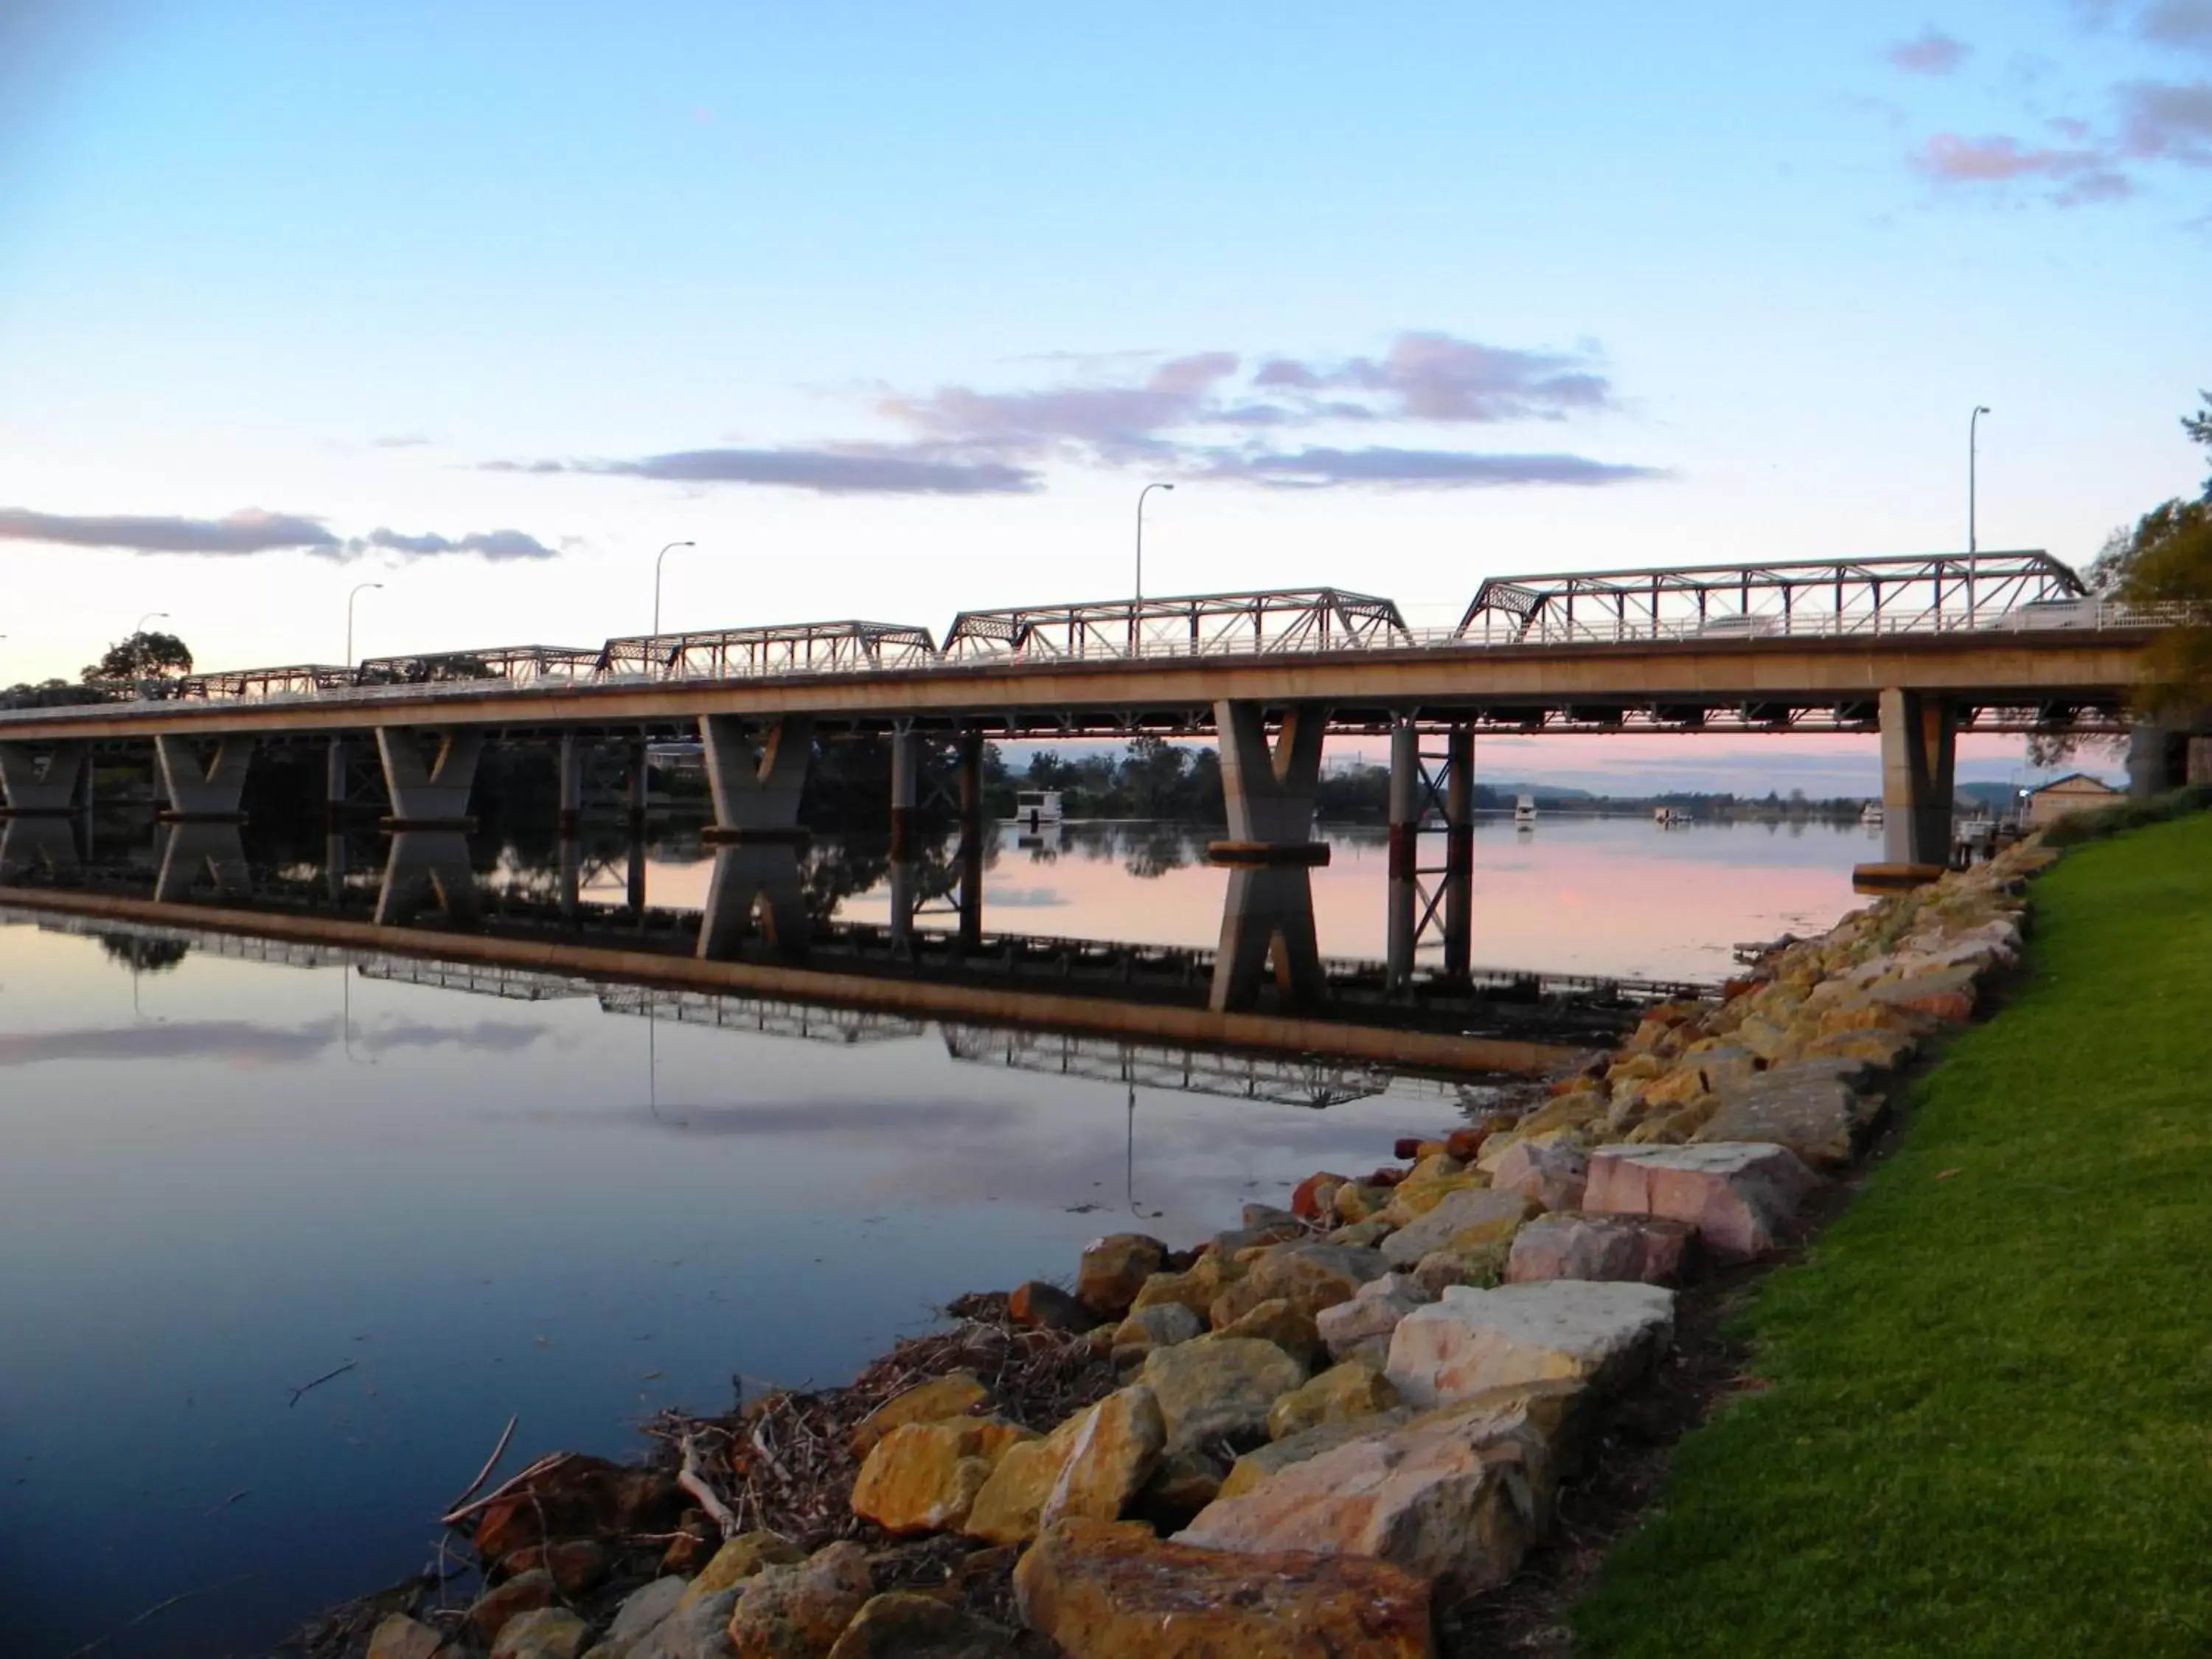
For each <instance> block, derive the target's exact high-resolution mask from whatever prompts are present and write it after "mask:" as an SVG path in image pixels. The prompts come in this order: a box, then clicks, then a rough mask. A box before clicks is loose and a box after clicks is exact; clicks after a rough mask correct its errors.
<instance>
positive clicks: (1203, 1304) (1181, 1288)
mask: <svg viewBox="0 0 2212 1659" xmlns="http://www.w3.org/2000/svg"><path fill="white" fill-rule="evenodd" d="M1246 1272H1247V1269H1246V1268H1245V1267H1244V1266H1243V1263H1241V1262H1237V1261H1231V1260H1230V1259H1229V1258H1227V1257H1225V1256H1222V1255H1214V1254H1213V1253H1212V1252H1210V1251H1209V1252H1208V1253H1207V1254H1206V1255H1202V1256H1200V1257H1199V1259H1198V1260H1197V1261H1194V1262H1193V1263H1191V1265H1190V1266H1189V1267H1188V1268H1186V1269H1185V1270H1184V1271H1183V1272H1182V1273H1154V1274H1153V1275H1152V1277H1151V1278H1150V1279H1146V1281H1145V1283H1144V1286H1143V1288H1142V1289H1140V1290H1139V1291H1138V1292H1137V1299H1136V1300H1135V1301H1134V1302H1133V1303H1131V1304H1129V1306H1130V1310H1131V1311H1132V1312H1140V1311H1142V1310H1144V1309H1146V1308H1152V1307H1157V1306H1158V1305H1159V1304H1162V1303H1167V1302H1172V1303H1175V1304H1178V1305H1179V1306H1182V1307H1185V1308H1188V1309H1189V1310H1191V1311H1192V1312H1193V1313H1194V1314H1196V1315H1197V1316H1199V1317H1200V1319H1201V1320H1202V1319H1204V1318H1205V1317H1206V1313H1207V1310H1210V1309H1211V1308H1212V1306H1213V1304H1214V1303H1215V1302H1216V1301H1217V1300H1218V1299H1219V1297H1220V1296H1221V1293H1222V1292H1223V1291H1225V1290H1227V1289H1228V1288H1229V1287H1230V1285H1233V1284H1235V1283H1237V1281H1238V1280H1240V1279H1243V1278H1244V1277H1245V1274H1246ZM1254 1299H1255V1301H1264V1300H1265V1299H1266V1298H1265V1297H1255V1298H1254Z"/></svg>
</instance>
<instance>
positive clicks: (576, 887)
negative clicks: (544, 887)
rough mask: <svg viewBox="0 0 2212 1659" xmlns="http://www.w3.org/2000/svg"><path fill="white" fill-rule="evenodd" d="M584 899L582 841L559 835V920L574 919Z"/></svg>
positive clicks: (573, 837)
mask: <svg viewBox="0 0 2212 1659" xmlns="http://www.w3.org/2000/svg"><path fill="white" fill-rule="evenodd" d="M583 899H584V843H583V842H580V841H579V840H578V839H577V838H576V837H575V836H562V837H561V920H562V921H575V919H576V912H577V911H578V910H579V909H580V908H581V907H582V904H583Z"/></svg>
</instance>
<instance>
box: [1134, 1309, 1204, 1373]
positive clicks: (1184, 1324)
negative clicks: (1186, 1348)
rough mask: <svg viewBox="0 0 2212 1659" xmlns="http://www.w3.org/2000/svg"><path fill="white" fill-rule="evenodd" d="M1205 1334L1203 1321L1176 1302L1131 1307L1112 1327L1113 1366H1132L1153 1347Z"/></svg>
mask: <svg viewBox="0 0 2212 1659" xmlns="http://www.w3.org/2000/svg"><path fill="white" fill-rule="evenodd" d="M1205 1334H1206V1320H1205V1317H1204V1316H1202V1315H1200V1314H1197V1313H1194V1312H1193V1311H1192V1310H1190V1309H1188V1308H1187V1307H1185V1306H1184V1305H1183V1304H1182V1303H1180V1302H1155V1303H1152V1304H1150V1305H1148V1306H1146V1307H1142V1308H1137V1309H1133V1310H1131V1311H1130V1314H1129V1316H1128V1317H1127V1319H1124V1320H1123V1321H1122V1322H1121V1323H1120V1324H1118V1325H1116V1326H1115V1328H1114V1336H1113V1349H1112V1352H1113V1356H1114V1363H1115V1364H1116V1365H1124V1366H1127V1365H1134V1364H1139V1363H1140V1362H1141V1361H1142V1360H1143V1358H1144V1357H1145V1356H1146V1354H1148V1353H1150V1352H1152V1350H1153V1349H1154V1348H1171V1347H1173V1346H1175V1345H1176V1343H1178V1342H1188V1341H1189V1340H1191V1338H1193V1337H1194V1336H1203V1335H1205Z"/></svg>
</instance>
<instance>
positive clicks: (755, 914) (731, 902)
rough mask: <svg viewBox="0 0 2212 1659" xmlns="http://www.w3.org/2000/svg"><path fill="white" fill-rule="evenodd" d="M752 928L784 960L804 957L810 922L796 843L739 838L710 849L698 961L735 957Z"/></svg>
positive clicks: (796, 960)
mask: <svg viewBox="0 0 2212 1659" xmlns="http://www.w3.org/2000/svg"><path fill="white" fill-rule="evenodd" d="M755 933H758V934H759V935H760V937H761V938H763V939H766V940H767V941H768V944H769V948H770V949H771V950H773V951H775V954H776V955H777V956H779V957H781V958H782V959H783V960H784V961H786V962H800V961H804V960H805V956H806V948H807V945H808V944H809V943H810V942H811V937H812V933H813V927H812V921H811V918H810V917H809V916H808V915H807V914H806V896H805V891H804V890H803V889H802V888H801V887H800V885H799V847H798V844H797V843H796V842H792V841H788V840H784V841H740V842H731V843H730V844H728V845H726V846H723V847H718V848H715V849H714V874H713V876H712V877H710V878H708V883H707V908H706V911H705V913H704V914H703V915H701V917H700V918H699V948H698V952H697V954H698V956H699V957H700V959H701V960H702V961H708V960H716V959H720V958H723V957H732V956H735V955H736V954H737V953H738V947H739V946H741V945H743V944H744V942H745V940H747V939H750V938H751V937H753V935H754V934H755Z"/></svg>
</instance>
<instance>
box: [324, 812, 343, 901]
mask: <svg viewBox="0 0 2212 1659" xmlns="http://www.w3.org/2000/svg"><path fill="white" fill-rule="evenodd" d="M345 884H346V844H345V836H344V835H343V832H341V831H340V830H338V829H335V828H333V829H331V830H330V831H329V832H328V833H327V834H326V835H325V836H324V837H323V888H324V891H325V892H326V893H327V894H329V896H330V901H331V903H332V904H333V905H337V906H343V904H344V903H345Z"/></svg>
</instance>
